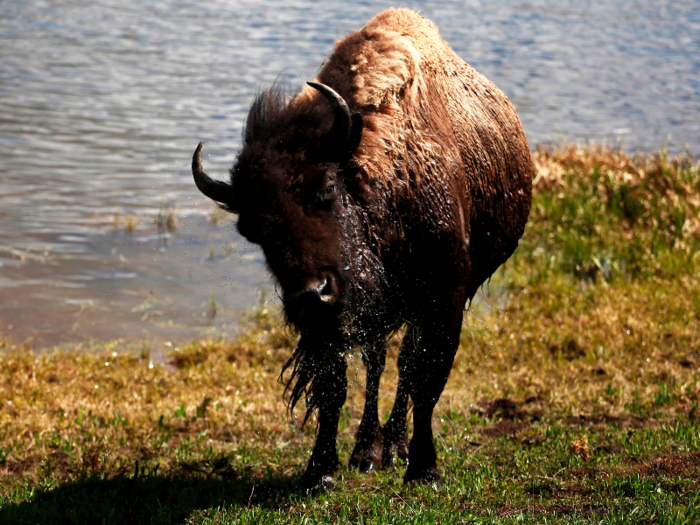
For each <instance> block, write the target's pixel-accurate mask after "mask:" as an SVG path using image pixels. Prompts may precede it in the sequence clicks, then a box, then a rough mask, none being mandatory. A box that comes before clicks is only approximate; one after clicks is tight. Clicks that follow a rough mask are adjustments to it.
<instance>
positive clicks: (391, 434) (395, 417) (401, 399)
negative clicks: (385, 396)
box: [382, 326, 415, 468]
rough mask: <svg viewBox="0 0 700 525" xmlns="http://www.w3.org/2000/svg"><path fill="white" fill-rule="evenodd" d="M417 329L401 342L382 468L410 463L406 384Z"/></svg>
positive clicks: (412, 330)
mask: <svg viewBox="0 0 700 525" xmlns="http://www.w3.org/2000/svg"><path fill="white" fill-rule="evenodd" d="M414 346H415V328H414V327H412V326H409V327H408V328H407V330H406V335H404V338H403V341H401V350H399V359H398V369H399V380H398V384H397V385H396V399H395V400H394V407H393V408H392V409H391V415H390V416H389V421H387V423H386V425H384V429H383V430H382V434H383V435H384V443H383V445H384V446H383V450H382V468H393V467H395V466H396V458H397V457H398V458H400V459H401V460H402V461H403V462H404V463H408V438H407V434H406V415H407V413H408V386H407V384H406V356H409V355H411V354H412V353H413V352H414Z"/></svg>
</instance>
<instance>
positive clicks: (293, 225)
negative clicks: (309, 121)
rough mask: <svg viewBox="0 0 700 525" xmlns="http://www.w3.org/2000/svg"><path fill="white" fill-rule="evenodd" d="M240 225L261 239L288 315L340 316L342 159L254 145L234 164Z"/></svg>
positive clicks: (298, 320) (295, 319)
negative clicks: (321, 159)
mask: <svg viewBox="0 0 700 525" xmlns="http://www.w3.org/2000/svg"><path fill="white" fill-rule="evenodd" d="M233 187H234V191H235V195H236V197H235V206H234V207H235V209H236V211H238V213H239V216H238V225H237V226H238V231H239V232H240V233H241V235H243V236H244V237H245V238H246V239H248V240H249V241H250V242H253V243H256V244H259V245H260V246H261V247H262V249H263V252H264V253H265V258H266V260H267V264H268V266H269V268H270V270H271V271H272V273H273V274H274V276H275V277H276V279H277V281H278V282H279V284H280V286H281V289H282V292H283V293H282V298H283V301H284V307H285V312H286V315H287V317H288V319H289V321H291V322H292V323H294V324H296V325H298V326H303V325H306V324H308V323H313V322H316V321H318V320H320V319H326V320H328V319H339V314H340V313H341V312H342V310H343V307H344V305H345V303H346V300H347V295H348V286H347V279H348V275H347V272H348V270H349V268H350V265H349V264H348V262H347V260H346V259H347V249H346V248H347V247H348V243H349V240H348V239H347V238H346V236H345V232H346V231H347V228H348V224H347V222H346V220H345V219H346V217H347V210H346V208H347V195H346V193H345V188H344V184H343V179H342V175H341V174H340V173H339V170H338V164H328V163H321V164H314V163H309V162H305V161H304V160H303V159H300V158H293V157H292V156H290V155H288V154H276V153H275V152H271V151H269V150H268V151H267V152H266V153H265V155H264V156H262V157H261V156H260V155H258V154H257V152H256V151H255V148H250V149H248V148H247V149H246V150H244V151H243V152H242V154H241V156H240V157H239V160H238V162H237V164H236V166H235V168H234V170H233Z"/></svg>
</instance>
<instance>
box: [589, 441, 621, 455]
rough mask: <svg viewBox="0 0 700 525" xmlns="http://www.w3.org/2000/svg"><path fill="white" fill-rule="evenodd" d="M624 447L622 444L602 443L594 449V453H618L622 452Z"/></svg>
mask: <svg viewBox="0 0 700 525" xmlns="http://www.w3.org/2000/svg"><path fill="white" fill-rule="evenodd" d="M623 450H624V448H623V447H622V445H613V444H607V443H606V444H602V445H598V446H597V447H595V448H594V449H593V453H594V454H601V455H617V454H620V453H622V451H623Z"/></svg>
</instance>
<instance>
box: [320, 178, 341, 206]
mask: <svg viewBox="0 0 700 525" xmlns="http://www.w3.org/2000/svg"><path fill="white" fill-rule="evenodd" d="M337 197H338V188H337V187H336V184H335V182H333V181H331V182H329V183H328V184H327V185H326V188H325V189H324V190H323V195H321V201H323V202H333V201H334V200H335V199H336V198H337Z"/></svg>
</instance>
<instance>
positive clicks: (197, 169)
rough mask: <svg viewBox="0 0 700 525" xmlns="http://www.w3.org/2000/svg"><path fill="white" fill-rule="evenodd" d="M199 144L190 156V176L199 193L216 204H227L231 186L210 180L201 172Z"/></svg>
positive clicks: (200, 149)
mask: <svg viewBox="0 0 700 525" xmlns="http://www.w3.org/2000/svg"><path fill="white" fill-rule="evenodd" d="M203 144H204V142H200V143H199V145H198V146H197V149H196V150H194V155H193V156H192V175H193V176H194V182H195V184H196V185H197V188H199V191H201V192H202V193H204V195H206V196H207V197H209V198H210V199H212V200H215V201H216V202H223V203H227V202H229V201H230V200H231V186H230V185H229V184H226V183H224V182H220V181H218V180H214V179H212V178H211V177H210V176H209V175H207V174H206V173H204V172H203V171H202V145H203Z"/></svg>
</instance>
